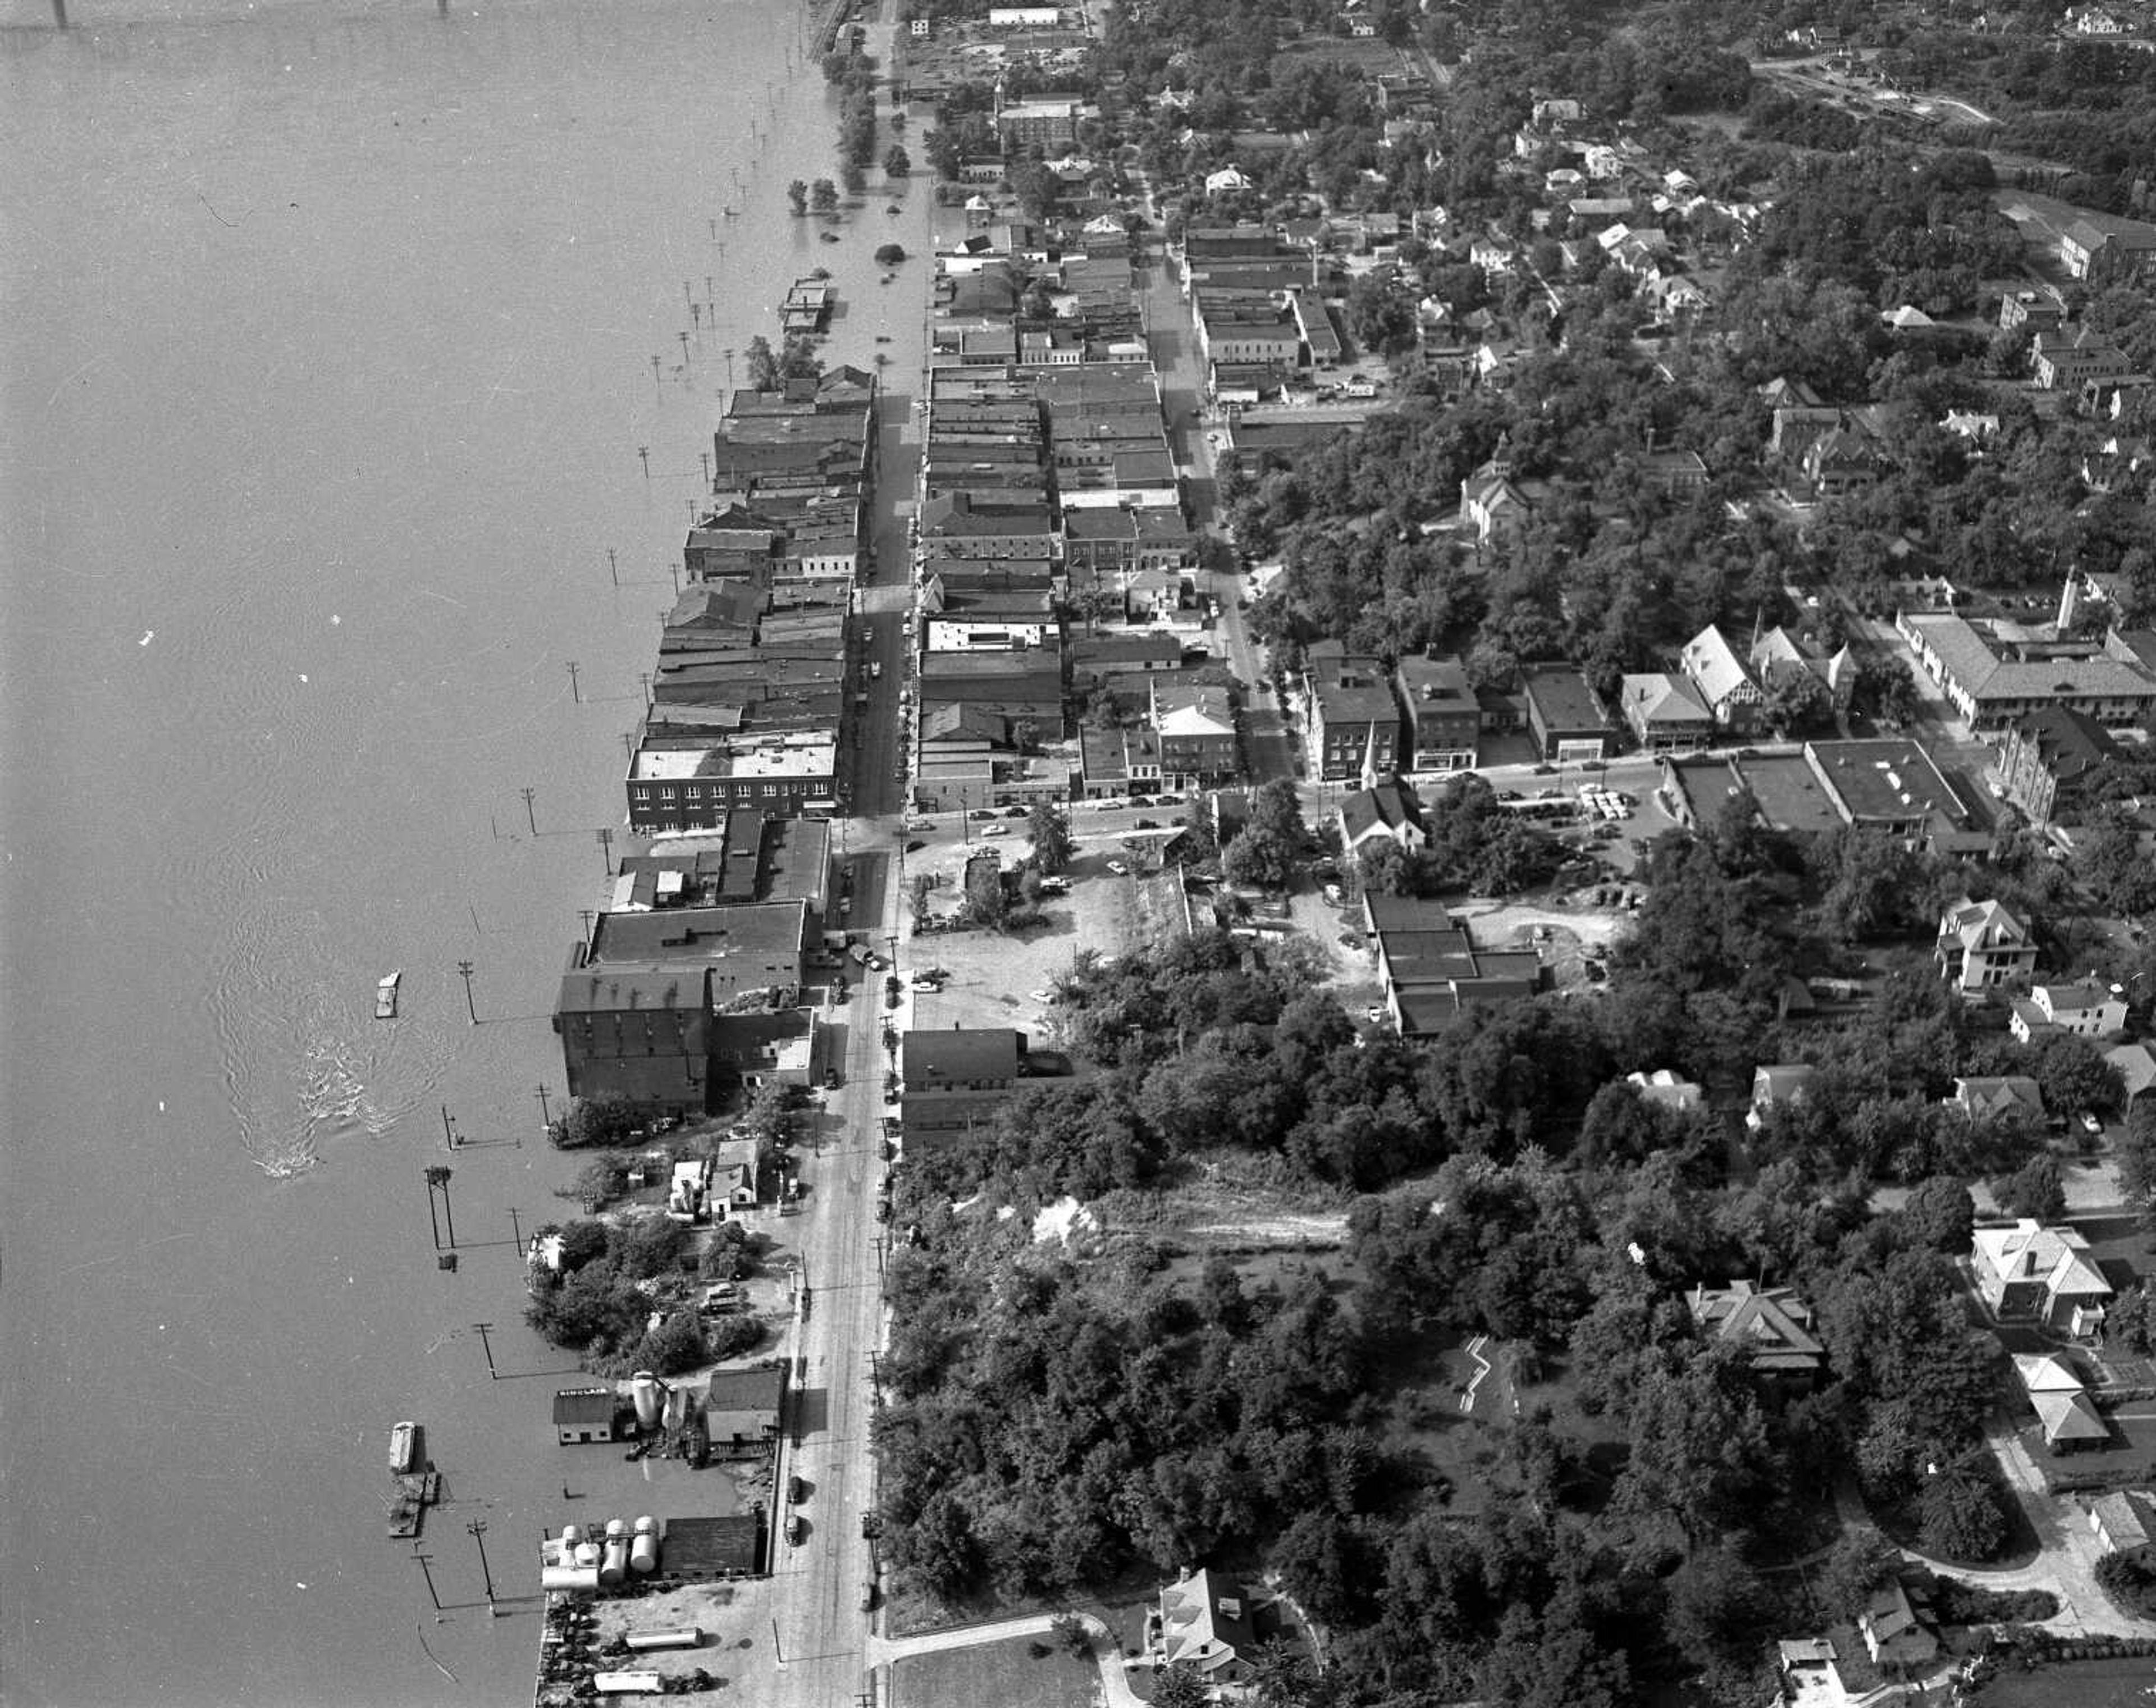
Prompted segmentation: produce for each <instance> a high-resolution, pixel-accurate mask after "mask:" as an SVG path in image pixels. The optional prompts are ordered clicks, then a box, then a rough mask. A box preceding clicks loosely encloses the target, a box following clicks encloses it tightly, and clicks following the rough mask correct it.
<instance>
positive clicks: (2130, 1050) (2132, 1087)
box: [2103, 1044, 2156, 1097]
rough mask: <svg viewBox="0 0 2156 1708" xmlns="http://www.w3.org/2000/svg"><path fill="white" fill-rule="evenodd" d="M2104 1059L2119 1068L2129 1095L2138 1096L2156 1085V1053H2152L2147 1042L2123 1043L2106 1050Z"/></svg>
mask: <svg viewBox="0 0 2156 1708" xmlns="http://www.w3.org/2000/svg"><path fill="white" fill-rule="evenodd" d="M2103 1059H2105V1060H2106V1061H2107V1062H2109V1063H2110V1064H2112V1067H2114V1068H2116V1069H2118V1077H2119V1078H2120V1079H2122V1080H2124V1081H2125V1082H2126V1095H2128V1097H2138V1096H2139V1095H2141V1094H2142V1093H2143V1091H2146V1090H2148V1088H2149V1087H2150V1086H2152V1085H2156V1054H2151V1053H2150V1050H2149V1049H2148V1045H2147V1044H2119V1045H2117V1046H2116V1047H2115V1048H2113V1049H2107V1050H2106V1051H2105V1052H2104V1053H2103Z"/></svg>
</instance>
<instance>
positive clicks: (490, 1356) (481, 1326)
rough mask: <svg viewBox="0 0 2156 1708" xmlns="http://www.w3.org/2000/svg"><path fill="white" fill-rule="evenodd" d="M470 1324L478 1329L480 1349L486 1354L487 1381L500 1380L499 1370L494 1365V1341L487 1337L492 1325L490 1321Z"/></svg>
mask: <svg viewBox="0 0 2156 1708" xmlns="http://www.w3.org/2000/svg"><path fill="white" fill-rule="evenodd" d="M472 1326H473V1327H474V1328H475V1329H477V1330H478V1331H479V1344H480V1350H481V1351H482V1352H485V1354H486V1379H487V1380H488V1381H489V1382H499V1381H500V1380H501V1372H500V1371H498V1370H496V1369H495V1367H494V1342H493V1341H490V1340H489V1339H488V1338H487V1335H488V1333H489V1332H490V1331H491V1330H492V1329H493V1327H494V1325H493V1324H492V1323H490V1322H475V1323H474V1324H473V1325H472Z"/></svg>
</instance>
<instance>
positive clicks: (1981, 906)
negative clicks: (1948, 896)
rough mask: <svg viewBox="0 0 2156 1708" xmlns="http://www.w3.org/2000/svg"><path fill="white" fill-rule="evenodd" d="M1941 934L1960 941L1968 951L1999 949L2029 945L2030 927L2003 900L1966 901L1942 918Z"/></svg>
mask: <svg viewBox="0 0 2156 1708" xmlns="http://www.w3.org/2000/svg"><path fill="white" fill-rule="evenodd" d="M1939 935H1940V936H1943V937H1945V936H1952V937H1955V938H1957V939H1958V940H1959V941H1960V943H1961V946H1962V947H1963V948H1964V949H1997V948H2001V947H2005V946H2010V945H2020V944H2024V943H2026V942H2027V941H2029V928H2028V926H2025V925H2023V924H2022V923H2021V921H2020V920H2018V919H2016V918H2015V916H2014V915H2013V914H2012V913H2010V911H2008V910H2007V907H2006V905H2005V903H2004V902H2002V901H1969V900H1961V901H1958V902H1955V903H1953V905H1950V906H1949V907H1948V909H1947V910H1946V912H1945V914H1944V915H1943V916H1942V917H1941V919H1940V921H1939Z"/></svg>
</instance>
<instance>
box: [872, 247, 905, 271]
mask: <svg viewBox="0 0 2156 1708" xmlns="http://www.w3.org/2000/svg"><path fill="white" fill-rule="evenodd" d="M904 259H906V245H905V244H877V245H876V252H875V264H876V265H877V266H879V267H896V265H898V264H899V263H900V262H901V261H903V260H904Z"/></svg>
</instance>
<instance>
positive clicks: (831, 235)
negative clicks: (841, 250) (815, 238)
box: [818, 231, 839, 244]
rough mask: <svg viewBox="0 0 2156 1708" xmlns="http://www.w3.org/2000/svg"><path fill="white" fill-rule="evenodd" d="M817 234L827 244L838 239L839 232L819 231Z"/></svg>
mask: <svg viewBox="0 0 2156 1708" xmlns="http://www.w3.org/2000/svg"><path fill="white" fill-rule="evenodd" d="M818 235H819V236H820V237H821V238H822V239H824V242H825V243H827V244H834V243H836V242H838V240H839V234H838V233H836V232H835V231H826V232H821V233H818Z"/></svg>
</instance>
